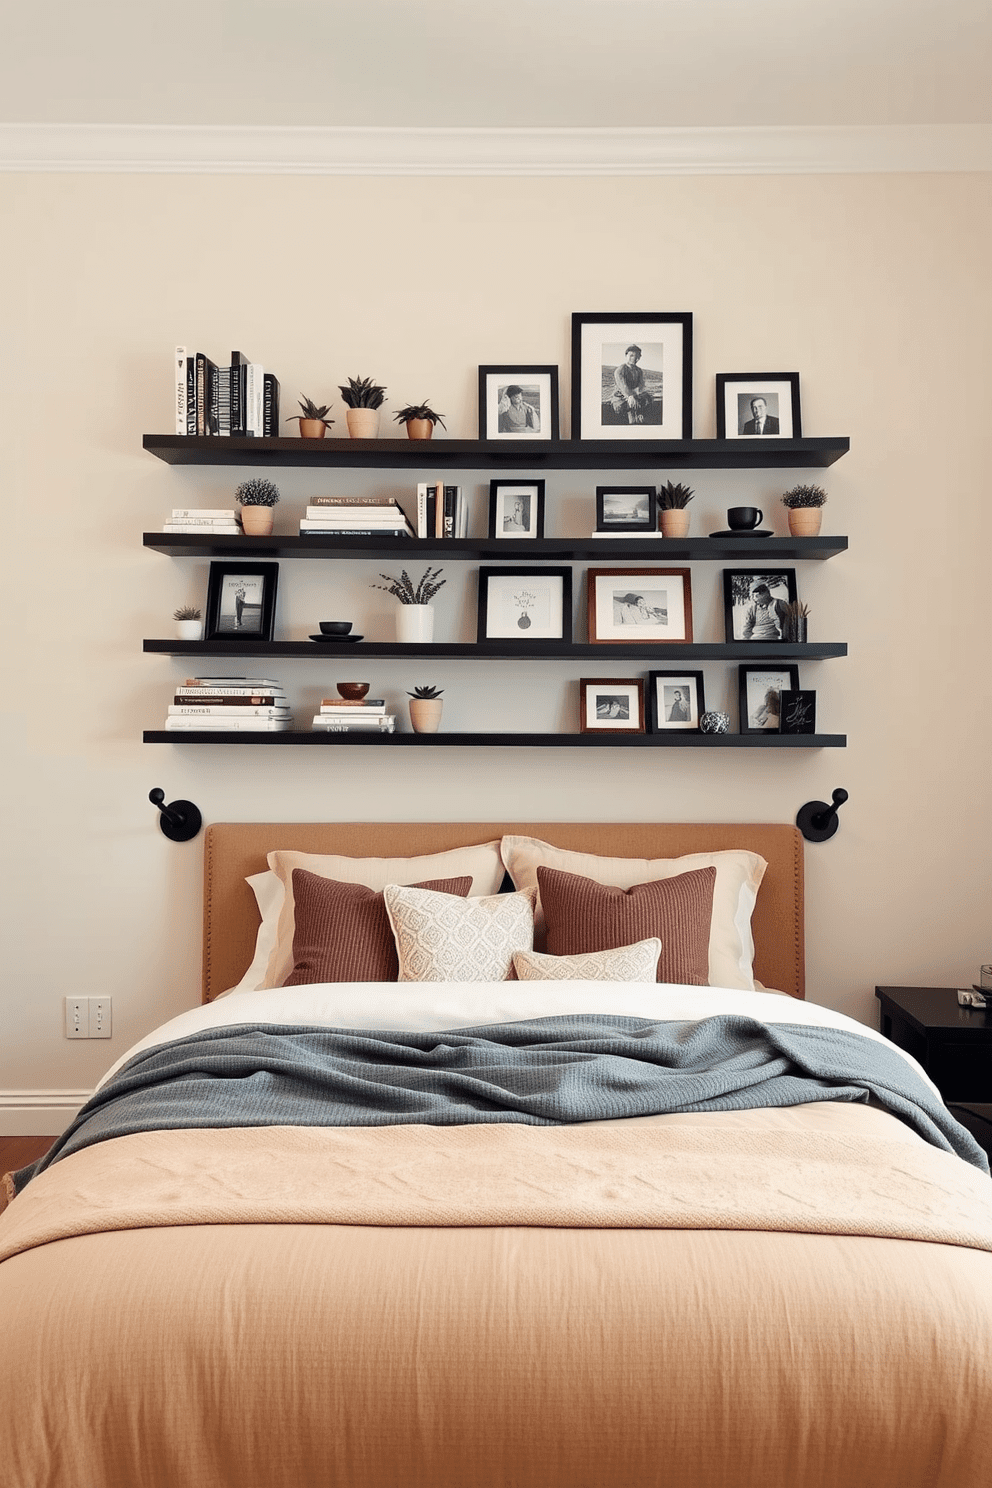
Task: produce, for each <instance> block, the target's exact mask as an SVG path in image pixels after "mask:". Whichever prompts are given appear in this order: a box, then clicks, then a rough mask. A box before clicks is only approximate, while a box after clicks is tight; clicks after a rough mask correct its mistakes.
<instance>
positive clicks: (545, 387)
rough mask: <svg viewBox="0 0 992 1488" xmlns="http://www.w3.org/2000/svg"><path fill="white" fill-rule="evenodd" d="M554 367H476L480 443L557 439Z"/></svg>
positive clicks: (555, 375)
mask: <svg viewBox="0 0 992 1488" xmlns="http://www.w3.org/2000/svg"><path fill="white" fill-rule="evenodd" d="M558 437H559V436H558V368H557V367H480V368H479V438H480V439H557V438H558Z"/></svg>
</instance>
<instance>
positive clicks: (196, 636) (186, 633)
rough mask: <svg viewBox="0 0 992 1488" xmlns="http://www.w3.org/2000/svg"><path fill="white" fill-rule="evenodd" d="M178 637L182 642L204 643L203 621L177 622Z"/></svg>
mask: <svg viewBox="0 0 992 1488" xmlns="http://www.w3.org/2000/svg"><path fill="white" fill-rule="evenodd" d="M176 635H177V636H178V637H179V639H180V640H181V641H202V640H203V621H202V620H177V621H176Z"/></svg>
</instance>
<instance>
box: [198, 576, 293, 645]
mask: <svg viewBox="0 0 992 1488" xmlns="http://www.w3.org/2000/svg"><path fill="white" fill-rule="evenodd" d="M278 575H279V565H278V563H211V565H210V578H209V581H208V584H207V614H206V626H205V631H204V638H205V639H206V640H208V641H216V640H220V639H224V640H237V639H239V638H240V637H243V638H244V639H245V640H255V641H258V640H261V641H271V639H272V632H273V628H274V625H275V611H276V583H277V580H278Z"/></svg>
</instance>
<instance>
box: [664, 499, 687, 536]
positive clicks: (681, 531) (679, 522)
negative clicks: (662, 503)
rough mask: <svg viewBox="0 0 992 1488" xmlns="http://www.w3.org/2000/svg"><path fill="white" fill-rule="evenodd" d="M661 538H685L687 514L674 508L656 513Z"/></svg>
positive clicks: (683, 510) (679, 508)
mask: <svg viewBox="0 0 992 1488" xmlns="http://www.w3.org/2000/svg"><path fill="white" fill-rule="evenodd" d="M658 520H659V522H660V523H661V533H662V536H663V537H685V536H686V535H687V534H688V531H689V513H688V512H687V511H686V510H685V508H684V507H680V506H676V507H672V508H671V509H668V510H665V511H661V512H659V513H658Z"/></svg>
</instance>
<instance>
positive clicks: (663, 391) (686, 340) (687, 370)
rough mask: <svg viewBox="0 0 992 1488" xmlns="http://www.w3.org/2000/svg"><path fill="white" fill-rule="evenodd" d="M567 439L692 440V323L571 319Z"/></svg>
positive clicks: (659, 317) (658, 317)
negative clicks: (570, 396) (570, 432)
mask: <svg viewBox="0 0 992 1488" xmlns="http://www.w3.org/2000/svg"><path fill="white" fill-rule="evenodd" d="M572 438H573V439H634V440H636V439H691V438H692V316H691V314H689V313H688V312H685V313H679V314H662V313H660V312H659V313H655V312H651V311H646V312H645V313H643V314H641V315H609V314H588V315H587V314H582V313H578V312H577V313H575V314H573V316H572Z"/></svg>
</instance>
